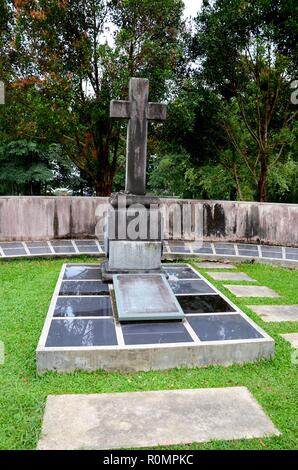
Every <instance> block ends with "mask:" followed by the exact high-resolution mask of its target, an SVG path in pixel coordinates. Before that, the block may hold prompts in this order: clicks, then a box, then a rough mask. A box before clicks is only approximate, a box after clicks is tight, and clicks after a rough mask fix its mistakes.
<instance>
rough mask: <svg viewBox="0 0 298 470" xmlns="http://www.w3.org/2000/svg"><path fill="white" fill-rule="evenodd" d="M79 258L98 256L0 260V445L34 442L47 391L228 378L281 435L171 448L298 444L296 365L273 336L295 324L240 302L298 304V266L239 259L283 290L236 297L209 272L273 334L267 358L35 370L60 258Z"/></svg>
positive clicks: (189, 384)
mask: <svg viewBox="0 0 298 470" xmlns="http://www.w3.org/2000/svg"><path fill="white" fill-rule="evenodd" d="M80 261H88V262H89V263H90V262H94V263H95V262H96V259H94V258H93V259H92V258H91V261H90V258H87V257H80V258H77V259H75V258H72V259H70V260H69V259H52V260H41V259H39V260H37V259H34V260H28V259H27V260H7V261H5V260H2V261H0V340H2V341H3V342H4V344H5V353H6V357H5V363H4V365H0V387H1V394H0V449H34V448H35V447H36V444H37V440H38V438H39V433H40V429H41V421H42V416H43V410H44V405H45V401H46V397H47V395H48V394H62V393H63V394H64V393H104V392H124V391H142V390H166V389H182V388H201V387H231V386H246V387H248V389H249V390H250V391H251V392H252V393H253V395H254V397H255V398H256V399H257V400H258V402H259V403H260V404H261V406H262V407H263V409H264V410H265V411H266V413H267V414H268V415H269V416H270V418H271V419H272V421H273V423H274V424H275V425H276V426H277V428H278V429H279V430H280V431H281V433H282V435H281V436H280V437H273V438H268V439H252V440H239V441H230V442H226V441H216V442H210V443H207V444H196V443H193V444H189V445H188V446H179V447H178V446H176V447H174V446H173V447H171V449H297V448H298V413H297V410H298V400H297V397H298V365H297V364H296V365H295V364H293V363H292V361H291V353H292V352H293V350H292V349H291V346H290V344H289V343H288V342H286V341H285V340H284V339H282V338H281V337H280V336H279V335H280V333H291V332H293V333H294V332H298V324H297V323H294V322H293V323H290V322H287V323H286V322H284V323H264V322H263V321H262V320H261V319H260V318H259V317H258V316H257V315H255V314H253V313H252V312H251V311H250V310H249V309H248V308H247V307H245V305H246V304H256V303H260V304H261V303H263V304H269V303H274V304H279V303H280V304H298V289H297V287H298V270H297V271H293V270H288V269H285V268H277V267H271V266H268V265H267V266H266V265H258V264H248V263H247V264H246V263H244V264H241V265H238V268H237V270H238V271H243V272H246V273H247V274H249V275H250V276H251V277H253V278H254V279H257V281H258V283H255V284H256V285H265V286H268V287H271V288H273V289H274V290H275V291H277V292H278V293H279V294H280V295H281V296H282V297H280V298H275V299H244V300H243V299H237V298H236V297H234V296H233V295H232V294H231V293H230V292H229V291H227V290H226V289H224V288H223V284H225V283H226V284H229V283H231V284H234V281H232V282H227V281H224V282H218V281H213V280H212V279H211V278H210V279H209V280H210V281H211V282H212V283H213V284H214V285H216V287H218V288H219V289H220V290H221V291H222V292H223V293H224V294H225V295H227V297H229V298H230V299H231V300H232V301H234V302H235V303H236V304H237V305H238V306H239V307H240V308H242V309H243V311H244V312H245V313H247V314H248V315H249V316H250V317H251V318H252V319H253V320H255V321H256V323H258V324H259V325H260V326H261V327H262V328H264V329H265V331H267V332H268V333H269V334H270V335H271V336H272V337H273V338H274V339H275V341H276V355H275V358H274V359H273V360H271V361H260V362H258V363H255V364H249V365H245V366H239V365H238V366H232V367H229V368H224V367H210V368H207V369H175V370H171V371H166V372H146V373H145V372H142V373H139V372H137V373H129V374H121V373H107V372H101V371H99V372H96V373H83V372H79V373H75V374H69V375H58V374H56V373H47V374H45V375H43V376H37V374H36V368H35V349H36V346H37V343H38V340H39V336H40V333H41V330H42V327H43V323H44V319H45V316H46V313H47V310H48V306H49V302H50V299H51V297H52V294H53V289H54V287H55V284H56V281H57V278H58V274H59V272H60V269H61V266H62V263H64V262H80ZM193 265H194V266H195V263H193ZM200 271H201V272H202V273H203V274H204V273H205V272H206V270H203V269H200ZM240 284H243V282H241V283H240ZM248 284H249V283H248Z"/></svg>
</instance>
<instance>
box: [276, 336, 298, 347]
mask: <svg viewBox="0 0 298 470" xmlns="http://www.w3.org/2000/svg"><path fill="white" fill-rule="evenodd" d="M280 336H282V337H283V338H284V339H285V340H287V341H289V343H291V345H292V346H293V348H295V349H298V333H286V334H283V335H280Z"/></svg>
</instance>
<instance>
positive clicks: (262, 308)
mask: <svg viewBox="0 0 298 470" xmlns="http://www.w3.org/2000/svg"><path fill="white" fill-rule="evenodd" d="M248 308H250V309H251V310H253V312H255V313H257V314H258V315H260V317H262V319H263V320H264V321H267V322H280V321H298V305H248Z"/></svg>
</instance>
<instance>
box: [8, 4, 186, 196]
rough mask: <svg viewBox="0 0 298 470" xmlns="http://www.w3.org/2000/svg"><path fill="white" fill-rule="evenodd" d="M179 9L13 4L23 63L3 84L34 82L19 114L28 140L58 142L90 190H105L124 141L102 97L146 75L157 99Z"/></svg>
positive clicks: (167, 71)
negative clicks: (106, 36)
mask: <svg viewBox="0 0 298 470" xmlns="http://www.w3.org/2000/svg"><path fill="white" fill-rule="evenodd" d="M182 10H183V2H182V1H181V0H165V1H163V2H162V3H161V2H159V1H157V0H150V1H149V0H142V1H136V0H119V1H118V0H114V1H104V0H86V1H82V0H73V1H71V2H70V1H67V0H52V1H51V2H49V1H47V0H40V1H37V0H27V1H22V0H18V1H17V2H15V8H14V14H15V21H16V22H17V31H18V35H17V36H18V41H17V43H18V44H16V42H14V44H16V49H17V48H18V47H22V48H29V49H30V52H31V62H30V64H29V63H27V66H28V67H27V70H24V71H22V73H20V76H19V79H18V80H16V77H14V83H11V84H10V85H11V86H15V82H16V81H17V83H18V84H19V85H20V86H23V85H24V83H26V81H27V80H28V78H30V77H31V79H32V80H33V79H34V80H35V81H34V82H33V83H32V84H31V85H30V86H29V88H30V90H29V89H28V86H27V85H26V87H27V92H28V93H29V94H30V95H31V103H34V104H35V106H34V107H35V111H34V110H32V106H30V110H31V113H30V118H29V119H25V122H28V120H29V121H31V122H34V126H32V128H31V131H29V134H30V137H31V138H36V137H39V138H40V136H42V137H43V138H44V139H45V140H52V141H56V142H59V143H61V144H62V145H63V147H64V150H65V152H66V153H67V155H68V156H69V157H70V158H71V160H72V161H73V162H74V163H75V164H76V166H77V167H78V168H79V169H80V171H81V172H82V174H84V175H85V176H86V178H88V180H89V181H91V182H92V184H93V186H94V187H95V190H96V194H97V195H108V194H110V192H111V190H112V182H113V178H114V175H115V173H116V170H117V163H118V155H119V153H120V154H121V153H122V154H123V147H124V145H125V142H124V130H125V125H124V124H122V123H119V122H117V121H114V120H111V119H110V118H109V102H110V100H111V99H112V98H115V99H117V98H126V97H127V93H128V80H129V77H130V76H144V75H145V76H146V77H147V78H149V79H150V83H151V91H150V97H151V98H152V99H161V98H162V97H163V96H164V94H165V92H166V83H167V79H169V78H170V77H171V76H172V74H173V71H174V69H175V66H176V63H177V60H178V55H179V45H178V36H179V31H180V28H181V24H182V23H181V14H182ZM107 19H108V20H109V21H110V22H112V23H113V24H114V28H116V29H115V32H114V44H113V45H112V46H111V45H108V44H107V42H105V41H104V40H103V38H102V35H103V33H104V31H105V28H106V27H107ZM33 71H34V73H32V72H33ZM29 73H30V77H29ZM23 88H24V87H23ZM23 98H24V97H23ZM25 113H26V111H25ZM26 114H28V113H26ZM27 131H28V129H27ZM27 131H26V133H27Z"/></svg>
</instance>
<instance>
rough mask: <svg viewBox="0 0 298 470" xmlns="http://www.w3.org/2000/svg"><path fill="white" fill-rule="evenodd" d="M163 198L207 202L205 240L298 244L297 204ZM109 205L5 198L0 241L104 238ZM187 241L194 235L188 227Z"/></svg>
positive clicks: (70, 199)
mask: <svg viewBox="0 0 298 470" xmlns="http://www.w3.org/2000/svg"><path fill="white" fill-rule="evenodd" d="M161 201H162V204H163V205H165V206H171V204H178V206H179V207H180V208H182V207H183V206H184V205H188V206H191V208H192V210H194V209H195V205H196V204H202V205H203V209H204V227H203V232H204V239H205V240H214V241H232V242H235V241H239V242H255V243H257V242H260V243H268V244H273V245H288V246H298V205H297V204H270V203H268V204H259V203H251V202H231V201H196V200H177V199H176V200H175V199H162V200H161ZM107 207H108V198H96V197H83V198H82V197H30V196H28V197H27V196H25V197H0V240H7V241H10V240H49V239H51V238H71V237H72V238H85V237H94V236H95V234H97V236H98V237H99V238H102V239H103V227H102V225H103V224H102V218H101V217H100V214H101V213H103V212H104V210H105V209H107ZM179 207H178V208H179ZM96 209H97V212H98V214H97V215H96V213H95V211H96ZM181 210H182V209H181ZM168 236H169V239H172V237H173V227H172V226H171V220H170V223H169V233H168ZM182 236H183V234H182ZM186 239H191V238H190V237H189V234H188V231H187V233H186Z"/></svg>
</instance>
